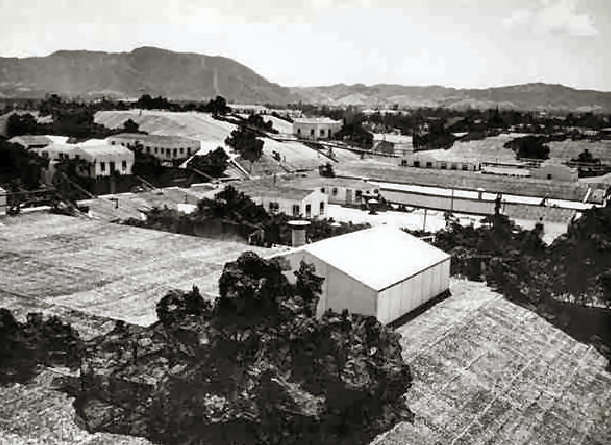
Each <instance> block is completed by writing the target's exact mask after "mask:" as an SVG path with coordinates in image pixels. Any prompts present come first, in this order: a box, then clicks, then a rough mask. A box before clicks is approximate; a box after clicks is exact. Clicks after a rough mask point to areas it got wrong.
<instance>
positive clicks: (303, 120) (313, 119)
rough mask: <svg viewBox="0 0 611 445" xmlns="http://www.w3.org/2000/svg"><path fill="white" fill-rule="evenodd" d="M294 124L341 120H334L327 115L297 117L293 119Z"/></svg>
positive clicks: (327, 122) (337, 122)
mask: <svg viewBox="0 0 611 445" xmlns="http://www.w3.org/2000/svg"><path fill="white" fill-rule="evenodd" d="M293 122H294V123H296V124H341V123H342V121H336V120H334V119H331V118H328V117H299V118H297V119H295V120H294V121H293Z"/></svg>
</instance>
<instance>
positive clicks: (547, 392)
mask: <svg viewBox="0 0 611 445" xmlns="http://www.w3.org/2000/svg"><path fill="white" fill-rule="evenodd" d="M451 291H452V296H451V297H449V298H448V299H446V300H445V301H443V302H441V303H439V304H437V305H436V306H433V307H431V308H429V309H428V310H427V311H425V312H424V313H422V314H420V315H418V316H417V317H415V318H413V319H412V320H409V321H407V322H406V323H405V324H404V325H403V326H401V327H399V328H398V332H400V334H401V336H402V337H403V340H402V345H403V356H404V358H405V361H406V362H407V363H409V364H410V366H411V367H412V372H413V373H414V385H413V387H412V389H411V390H409V391H408V392H407V394H406V398H407V404H408V405H409V406H410V408H411V409H412V410H413V411H414V413H415V414H416V419H415V421H414V423H413V424H409V423H402V424H399V425H397V426H396V427H395V428H394V429H393V430H392V431H390V432H389V433H387V434H384V435H381V436H380V437H378V439H377V440H376V441H375V442H374V443H376V444H378V445H382V444H383V445H405V444H506V445H518V444H550V445H552V444H554V445H556V444H600V445H602V444H608V443H610V442H611V374H610V373H608V372H607V371H605V359H604V358H603V357H602V356H601V355H600V354H599V353H598V352H597V351H596V350H595V349H594V348H592V347H590V346H587V345H584V344H581V343H578V342H576V341H575V340H573V339H572V338H571V337H569V336H567V335H566V334H565V333H563V332H562V331H560V330H558V329H556V328H554V327H552V326H551V325H550V324H549V323H548V322H547V321H545V320H544V319H542V318H541V317H539V316H538V315H536V314H534V313H532V312H530V311H528V310H526V309H523V308H521V307H519V306H516V305H514V304H512V303H510V302H508V301H506V300H504V299H503V298H502V297H501V296H500V295H498V294H496V293H495V292H493V291H491V290H490V289H488V288H487V287H486V286H485V285H483V284H478V283H471V282H466V281H456V280H454V281H453V282H452V285H451Z"/></svg>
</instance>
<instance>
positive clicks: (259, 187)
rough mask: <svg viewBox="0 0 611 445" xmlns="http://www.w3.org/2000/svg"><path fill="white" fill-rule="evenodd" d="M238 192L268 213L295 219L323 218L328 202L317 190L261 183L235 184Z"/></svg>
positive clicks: (325, 196)
mask: <svg viewBox="0 0 611 445" xmlns="http://www.w3.org/2000/svg"><path fill="white" fill-rule="evenodd" d="M235 187H236V189H237V190H239V191H240V192H242V193H244V194H246V195H248V196H249V197H250V199H252V201H253V202H254V203H255V204H257V205H260V206H263V207H264V208H265V210H267V211H268V212H269V213H285V214H287V215H289V216H293V217H295V218H308V219H311V218H324V217H325V215H326V214H327V207H328V203H329V200H328V198H327V195H325V194H324V193H322V192H321V191H320V190H319V189H315V190H308V189H300V188H295V187H287V186H282V185H273V184H267V183H263V182H243V183H236V184H235Z"/></svg>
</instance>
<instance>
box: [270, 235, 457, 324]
mask: <svg viewBox="0 0 611 445" xmlns="http://www.w3.org/2000/svg"><path fill="white" fill-rule="evenodd" d="M276 258H278V259H280V261H281V262H283V263H284V264H283V269H284V270H285V274H286V276H287V277H288V278H289V280H294V275H293V272H294V271H295V270H297V269H298V268H299V265H300V263H301V261H304V262H306V263H311V264H314V266H315V267H316V274H317V275H319V276H321V277H323V278H324V279H325V281H324V282H323V284H322V294H321V297H320V300H319V303H318V307H317V315H318V316H320V315H322V314H323V313H324V312H326V311H327V310H333V311H334V312H341V311H343V310H344V309H347V310H348V311H349V312H352V313H358V314H363V315H371V316H374V317H376V318H377V319H378V320H379V321H380V322H382V323H389V322H391V321H394V320H396V319H398V318H400V317H401V316H403V315H405V314H407V313H409V312H411V311H413V310H414V309H417V308H418V307H420V306H421V305H423V304H425V303H426V302H428V301H429V300H431V299H432V298H434V297H436V296H437V295H440V294H441V293H443V292H444V291H446V290H447V289H448V288H449V283H450V256H449V255H448V254H446V253H445V252H444V251H442V250H440V249H438V248H437V247H434V246H432V245H430V244H427V243H426V242H424V241H422V240H420V239H418V238H416V237H415V236H412V235H410V234H408V233H405V232H403V231H402V230H399V229H396V228H391V227H387V226H380V227H376V228H373V229H366V230H361V231H357V232H352V233H349V234H346V235H341V236H337V237H333V238H327V239H325V240H322V241H318V242H315V243H311V244H305V245H303V246H301V247H299V248H297V249H295V250H293V251H291V252H288V253H285V254H281V255H280V256H278V257H276Z"/></svg>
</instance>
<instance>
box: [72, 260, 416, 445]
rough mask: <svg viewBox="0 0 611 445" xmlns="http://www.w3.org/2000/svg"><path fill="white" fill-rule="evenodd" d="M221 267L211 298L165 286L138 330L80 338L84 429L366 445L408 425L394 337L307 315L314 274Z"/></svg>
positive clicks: (173, 439) (370, 321)
mask: <svg viewBox="0 0 611 445" xmlns="http://www.w3.org/2000/svg"><path fill="white" fill-rule="evenodd" d="M296 276H297V281H296V284H295V285H291V284H290V283H289V282H288V281H287V279H286V277H285V276H284V275H283V274H282V273H281V270H280V267H279V265H278V264H277V263H276V262H275V261H266V260H263V259H261V258H259V257H258V256H256V255H255V254H252V253H245V254H243V255H242V256H241V257H240V258H239V259H238V260H237V261H235V262H232V263H227V264H226V266H225V269H224V271H223V275H222V276H221V279H220V282H219V288H220V298H219V299H217V301H216V302H215V304H214V305H212V304H210V303H209V302H206V301H204V300H203V299H202V297H201V296H200V294H199V292H198V290H197V289H196V288H194V289H193V290H192V291H191V292H188V293H186V292H181V291H173V292H170V293H168V294H167V295H166V296H165V297H164V298H163V299H162V300H161V301H160V303H159V304H158V305H157V315H158V318H159V321H157V322H156V323H154V324H153V325H151V326H150V327H148V328H140V327H133V326H126V325H122V324H118V325H117V327H116V329H115V330H114V331H113V332H111V333H109V334H107V335H104V336H101V337H98V338H95V339H94V340H92V341H91V342H89V344H88V347H87V351H86V353H85V354H84V356H85V358H84V359H83V360H82V365H81V379H80V389H79V390H78V391H77V397H76V400H75V408H76V412H77V416H78V417H79V419H80V422H81V424H82V425H83V426H84V427H85V428H87V429H88V430H90V431H104V432H112V433H121V434H129V435H138V436H144V437H147V438H149V439H151V440H153V441H155V442H161V443H168V444H169V443H172V444H193V443H206V444H209V443H211V444H214V443H219V444H220V443H223V444H226V443H240V444H251V443H252V444H255V443H257V444H260V443H265V444H276V443H283V444H290V443H321V444H325V443H329V444H331V443H333V444H337V443H345V444H348V443H350V444H353V443H368V442H369V441H370V440H371V439H372V438H373V437H375V436H376V435H377V434H379V433H380V432H383V431H386V430H388V429H390V428H391V427H392V426H394V425H395V424H396V423H398V422H399V421H401V420H411V419H412V417H413V415H412V413H411V412H410V411H409V410H408V409H407V407H406V405H405V401H404V399H403V394H404V393H405V391H406V390H407V388H409V387H410V386H411V381H412V378H411V373H410V369H409V367H408V366H407V365H406V364H405V363H404V362H403V360H402V358H401V346H400V344H399V338H398V336H397V334H395V333H394V332H393V331H391V330H390V329H387V328H385V327H384V326H382V325H381V324H380V323H379V322H377V320H376V319H375V318H373V317H364V316H359V315H352V314H348V313H343V314H333V313H327V314H325V316H324V317H323V318H322V319H321V320H318V319H316V318H315V317H314V316H313V314H314V311H315V307H316V304H317V301H318V294H319V292H320V288H321V282H322V279H321V278H319V277H317V276H316V275H315V274H314V270H313V268H312V267H311V266H308V265H305V264H302V266H301V268H300V270H299V271H297V272H296Z"/></svg>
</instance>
